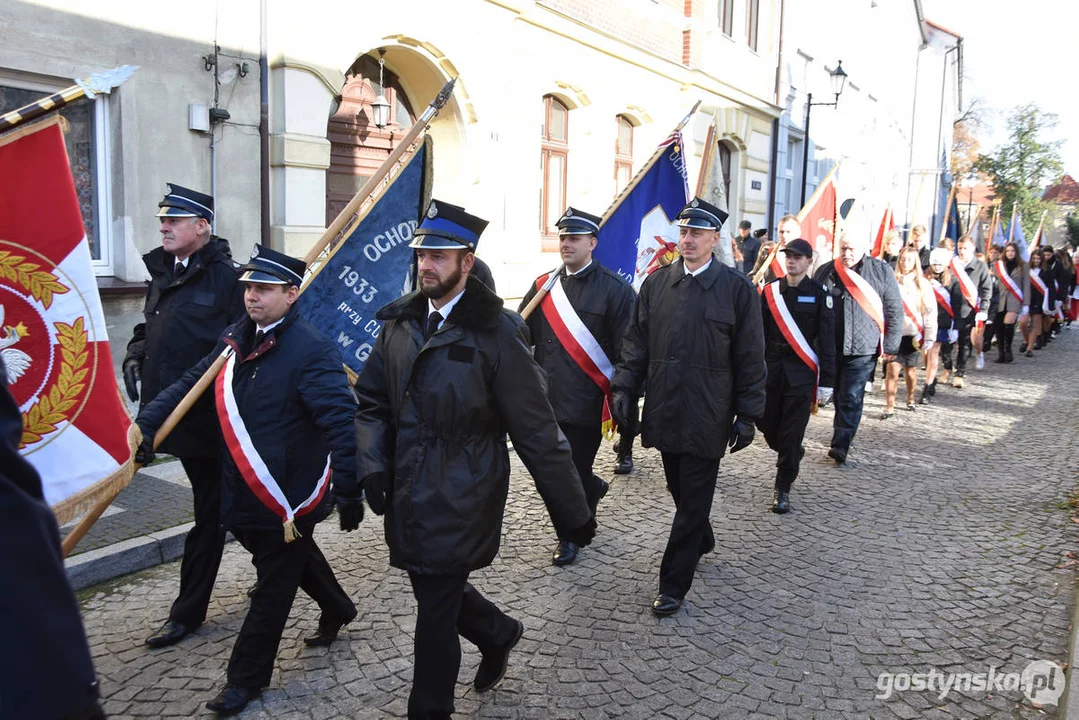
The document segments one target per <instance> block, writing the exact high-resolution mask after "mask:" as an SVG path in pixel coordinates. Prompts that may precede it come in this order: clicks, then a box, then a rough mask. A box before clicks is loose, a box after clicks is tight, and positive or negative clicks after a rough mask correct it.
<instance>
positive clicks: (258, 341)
mask: <svg viewBox="0 0 1079 720" xmlns="http://www.w3.org/2000/svg"><path fill="white" fill-rule="evenodd" d="M265 336H266V333H264V332H263V331H261V330H256V331H255V344H254V345H253V346H252V347H253V348H257V347H258V346H259V345H261V344H262V338H264V337H265Z"/></svg>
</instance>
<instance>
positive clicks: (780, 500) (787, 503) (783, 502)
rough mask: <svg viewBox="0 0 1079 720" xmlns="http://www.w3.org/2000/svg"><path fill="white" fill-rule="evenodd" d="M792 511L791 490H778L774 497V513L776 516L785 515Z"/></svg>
mask: <svg viewBox="0 0 1079 720" xmlns="http://www.w3.org/2000/svg"><path fill="white" fill-rule="evenodd" d="M790 511H791V494H790V491H789V490H776V491H775V494H774V495H773V496H772V512H774V513H775V514H776V515H785V514H787V513H789V512H790Z"/></svg>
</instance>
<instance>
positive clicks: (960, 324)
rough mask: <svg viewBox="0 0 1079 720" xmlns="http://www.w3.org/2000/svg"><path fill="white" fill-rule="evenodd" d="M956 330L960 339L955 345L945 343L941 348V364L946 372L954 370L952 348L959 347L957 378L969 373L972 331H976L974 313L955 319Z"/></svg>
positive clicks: (956, 363)
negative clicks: (968, 363) (968, 361)
mask: <svg viewBox="0 0 1079 720" xmlns="http://www.w3.org/2000/svg"><path fill="white" fill-rule="evenodd" d="M955 329H956V330H958V331H959V339H958V340H957V341H956V342H955V343H944V344H943V345H941V346H940V364H941V365H942V366H943V367H944V369H945V370H951V369H952V347H953V346H954V345H958V346H959V352H958V353H957V354H956V359H955V374H956V377H963V375H965V374H966V371H967V358H969V357H970V353H971V343H970V331H971V330H973V329H974V315H973V313H972V314H970V315H968V316H967V317H965V318H956V319H955Z"/></svg>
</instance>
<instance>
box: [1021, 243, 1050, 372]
mask: <svg viewBox="0 0 1079 720" xmlns="http://www.w3.org/2000/svg"><path fill="white" fill-rule="evenodd" d="M1048 292H1049V290H1048V287H1047V286H1046V284H1045V279H1044V278H1042V254H1041V253H1040V252H1038V251H1037V250H1035V251H1034V252H1032V253H1031V254H1030V295H1029V296H1028V299H1029V300H1030V322H1029V323H1028V327H1027V333H1026V338H1025V339H1026V342H1025V343H1024V347H1025V350H1026V356H1027V357H1034V351H1035V350H1041V349H1042V347H1043V346H1044V344H1045V343H1043V342H1042V333H1043V332H1044V331H1045V317H1046V315H1047V313H1046V310H1047V309H1048V307H1049V297H1048ZM1024 347H1020V351H1022V350H1023V349H1024Z"/></svg>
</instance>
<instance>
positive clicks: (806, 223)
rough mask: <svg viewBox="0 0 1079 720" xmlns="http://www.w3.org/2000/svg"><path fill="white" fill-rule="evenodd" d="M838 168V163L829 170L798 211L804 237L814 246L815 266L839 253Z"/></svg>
mask: <svg viewBox="0 0 1079 720" xmlns="http://www.w3.org/2000/svg"><path fill="white" fill-rule="evenodd" d="M838 168H839V165H838V164H837V165H835V166H834V167H833V168H832V169H831V170H829V171H828V175H827V176H825V178H824V180H823V181H822V182H821V184H820V185H818V186H817V189H816V190H815V191H813V195H812V197H810V198H809V200H807V201H806V204H805V207H803V208H802V209H801V210H799V211H798V222H800V223H801V224H802V239H803V240H806V241H807V242H808V243H809V244H810V245H812V246H813V265H814V267H816V266H818V265H821V264H823V263H825V262H828V259H829V258H834V257H836V256H837V255H838V248H834V245H835V226H836V210H837V207H838V205H837V203H838V200H837V198H838V194H837V190H836V184H835V174H836V170H837V169H838Z"/></svg>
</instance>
